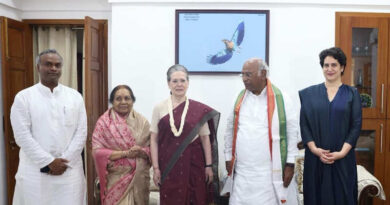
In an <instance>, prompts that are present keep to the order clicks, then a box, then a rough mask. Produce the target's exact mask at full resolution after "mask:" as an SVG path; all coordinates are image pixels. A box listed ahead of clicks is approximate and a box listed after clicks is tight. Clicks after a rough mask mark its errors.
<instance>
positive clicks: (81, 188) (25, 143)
mask: <svg viewBox="0 0 390 205" xmlns="http://www.w3.org/2000/svg"><path fill="white" fill-rule="evenodd" d="M11 123H12V128H13V131H14V136H15V140H16V143H17V144H18V145H19V147H21V149H20V152H19V167H18V171H17V173H16V176H15V178H16V187H15V194H14V200H13V204H14V205H24V204H29V205H35V204H36V205H38V204H39V205H52V204H56V205H62V204H64V205H65V204H86V183H85V177H84V172H83V163H82V158H81V151H82V149H83V147H84V145H85V141H86V136H87V117H86V111H85V105H84V101H83V98H82V97H81V95H80V94H79V93H78V92H77V91H76V90H74V89H71V88H69V87H66V86H63V85H61V84H59V85H58V86H57V87H56V88H54V89H53V92H51V91H50V89H49V88H48V87H46V86H43V85H42V84H41V83H38V84H36V85H34V86H32V87H29V88H27V89H24V90H22V91H21V92H19V93H18V94H17V95H16V97H15V100H14V103H13V105H12V108H11ZM55 158H65V159H67V160H69V163H68V166H69V167H68V168H67V170H66V171H65V172H64V173H63V174H62V175H60V176H52V175H49V174H45V173H41V172H40V168H42V167H45V166H46V165H48V164H50V163H51V162H52V161H53V160H54V159H55Z"/></svg>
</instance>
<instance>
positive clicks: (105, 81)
mask: <svg viewBox="0 0 390 205" xmlns="http://www.w3.org/2000/svg"><path fill="white" fill-rule="evenodd" d="M95 21H97V22H98V23H102V24H104V25H105V27H107V24H108V20H106V19H95ZM22 22H24V23H27V24H29V25H30V26H33V25H71V26H82V27H84V25H85V19H23V20H22ZM84 35H85V34H84ZM103 37H104V47H103V49H104V50H105V53H106V54H108V50H107V49H108V30H107V29H106V28H105V33H104V35H103ZM86 43H87V42H84V46H85V47H86ZM107 59H108V55H104V56H103V62H104V63H103V66H104V67H103V88H104V89H103V90H104V91H103V92H104V93H102V95H103V96H107V90H108V63H107ZM85 65H86V64H85ZM86 66H87V65H86ZM83 81H84V82H86V81H85V76H83ZM85 86H87V84H85ZM83 89H84V90H85V87H84V88H83ZM104 99H107V100H105V101H104V102H103V106H105V109H107V107H108V98H104ZM85 100H86V99H84V101H85ZM86 109H88V107H86ZM87 137H88V138H87V140H86V143H91V139H90V137H91V136H87ZM87 147H88V146H87V145H86V146H85V148H87ZM86 152H87V150H86V151H85V156H86V157H85V164H86V167H85V168H86V170H85V174H86V175H87V173H88V170H89V169H93V170H94V169H95V167H94V164H93V159H91V158H88V157H87V156H88V154H87V153H86ZM92 177H93V176H92ZM86 181H87V191H88V193H87V197H88V201H89V199H90V197H91V196H93V194H94V193H93V192H94V186H93V183H90V182H91V181H92V182H93V181H94V179H90V177H89V176H86ZM98 197H100V196H98Z"/></svg>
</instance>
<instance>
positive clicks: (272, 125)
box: [228, 79, 287, 204]
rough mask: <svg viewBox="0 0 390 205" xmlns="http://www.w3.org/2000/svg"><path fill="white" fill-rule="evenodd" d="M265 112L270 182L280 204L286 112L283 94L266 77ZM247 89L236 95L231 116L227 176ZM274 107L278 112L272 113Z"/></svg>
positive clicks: (284, 196)
mask: <svg viewBox="0 0 390 205" xmlns="http://www.w3.org/2000/svg"><path fill="white" fill-rule="evenodd" d="M266 89H267V107H268V108H267V113H268V139H269V148H270V155H271V160H272V183H273V186H274V190H275V192H276V196H277V198H278V201H279V203H280V204H284V203H286V200H287V188H285V187H283V175H284V173H283V170H284V166H285V164H286V160H287V125H286V113H285V108H284V101H283V95H282V93H281V91H280V90H279V89H278V88H277V87H276V86H274V85H272V84H271V82H270V80H269V79H267V86H266ZM246 92H247V90H245V89H244V90H242V91H241V92H240V94H239V95H238V97H237V100H236V102H235V105H234V118H233V123H234V124H233V146H232V161H231V169H230V170H229V173H228V176H230V177H232V174H233V175H234V173H233V170H234V166H235V162H236V141H237V133H238V121H239V115H240V108H241V104H242V102H243V100H244V97H245V93H246ZM275 102H276V109H277V112H278V114H277V115H274V111H275Z"/></svg>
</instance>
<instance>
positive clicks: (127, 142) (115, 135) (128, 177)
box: [92, 85, 150, 205]
mask: <svg viewBox="0 0 390 205" xmlns="http://www.w3.org/2000/svg"><path fill="white" fill-rule="evenodd" d="M110 102H111V103H112V105H113V107H112V108H110V109H108V110H107V111H106V112H105V113H104V114H103V115H102V116H101V117H100V118H99V120H98V121H97V123H96V126H95V130H94V132H93V135H92V149H93V156H94V159H95V165H96V170H97V173H98V175H99V181H100V197H101V202H102V204H103V205H135V204H145V205H146V204H148V203H149V180H150V177H149V169H150V150H149V143H150V131H149V129H150V124H149V122H148V121H147V120H146V118H145V117H143V116H142V115H140V114H139V113H137V112H136V111H134V110H133V109H132V108H133V103H134V102H135V97H134V94H133V92H132V90H131V89H130V88H129V87H128V86H126V85H119V86H117V87H115V88H114V89H113V91H112V92H111V94H110Z"/></svg>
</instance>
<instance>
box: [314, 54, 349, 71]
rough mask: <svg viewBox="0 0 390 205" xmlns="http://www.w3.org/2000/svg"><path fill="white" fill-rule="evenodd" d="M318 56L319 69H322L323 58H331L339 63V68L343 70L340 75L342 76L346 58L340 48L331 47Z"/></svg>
mask: <svg viewBox="0 0 390 205" xmlns="http://www.w3.org/2000/svg"><path fill="white" fill-rule="evenodd" d="M319 56H320V65H321V68H322V67H324V60H325V58H326V57H327V56H331V57H333V58H334V59H336V60H337V61H338V62H339V63H340V66H344V70H343V71H342V72H341V75H343V74H344V71H345V68H346V66H347V57H346V56H345V54H344V52H343V50H341V48H338V47H332V48H328V49H325V50H323V51H321V53H320V55H319Z"/></svg>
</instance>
